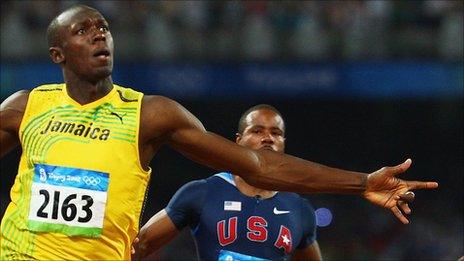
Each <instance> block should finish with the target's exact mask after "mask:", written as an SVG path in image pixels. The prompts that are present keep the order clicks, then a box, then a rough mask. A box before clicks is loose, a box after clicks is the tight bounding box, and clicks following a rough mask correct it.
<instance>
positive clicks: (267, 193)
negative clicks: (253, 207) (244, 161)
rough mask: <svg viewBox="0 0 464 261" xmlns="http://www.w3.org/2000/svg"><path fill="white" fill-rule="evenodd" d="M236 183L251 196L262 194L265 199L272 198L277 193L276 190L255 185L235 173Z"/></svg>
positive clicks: (241, 190) (238, 187) (243, 191)
mask: <svg viewBox="0 0 464 261" xmlns="http://www.w3.org/2000/svg"><path fill="white" fill-rule="evenodd" d="M234 181H235V185H236V186H237V189H238V190H239V191H240V192H242V193H243V194H245V195H246V196H249V197H254V196H260V197H261V198H263V199H266V198H270V197H272V196H274V195H275V193H276V192H275V191H270V190H264V189H260V188H257V187H253V186H252V185H250V184H248V183H246V182H245V180H243V179H242V178H241V177H239V176H236V175H234Z"/></svg>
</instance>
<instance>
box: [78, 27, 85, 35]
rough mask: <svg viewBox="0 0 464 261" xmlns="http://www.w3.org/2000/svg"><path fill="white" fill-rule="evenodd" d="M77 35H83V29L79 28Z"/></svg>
mask: <svg viewBox="0 0 464 261" xmlns="http://www.w3.org/2000/svg"><path fill="white" fill-rule="evenodd" d="M77 34H85V29H84V28H81V29H79V30H78V31H77Z"/></svg>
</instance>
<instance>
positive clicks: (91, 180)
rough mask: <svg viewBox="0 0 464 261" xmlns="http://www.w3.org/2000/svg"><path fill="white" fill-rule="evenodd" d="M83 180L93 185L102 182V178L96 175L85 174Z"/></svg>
mask: <svg viewBox="0 0 464 261" xmlns="http://www.w3.org/2000/svg"><path fill="white" fill-rule="evenodd" d="M82 180H83V181H84V183H85V184H87V185H92V186H96V185H98V184H100V181H101V180H100V178H98V177H97V178H95V177H89V176H84V177H83V178H82Z"/></svg>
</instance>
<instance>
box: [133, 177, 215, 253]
mask: <svg viewBox="0 0 464 261" xmlns="http://www.w3.org/2000/svg"><path fill="white" fill-rule="evenodd" d="M207 191H208V187H207V186H206V181H205V180H196V181H192V182H189V183H187V184H185V185H184V186H182V188H180V189H179V190H178V191H177V192H176V194H174V196H173V197H172V198H171V200H170V201H169V204H168V205H167V206H166V208H165V209H163V210H161V211H160V212H158V213H157V214H156V215H155V216H153V217H152V218H151V219H150V220H149V221H148V222H147V223H146V224H145V225H144V226H143V227H142V229H141V230H140V233H139V236H138V238H139V243H138V244H136V249H135V253H136V254H138V255H139V256H138V258H142V257H146V256H148V255H150V254H151V253H153V252H155V251H156V250H158V249H160V248H161V247H163V246H164V245H166V244H167V243H169V242H170V241H171V240H172V239H173V238H174V237H175V236H177V234H178V233H179V231H180V230H182V228H184V227H186V226H191V227H195V226H197V225H198V222H199V220H198V219H199V217H200V215H201V211H202V207H203V204H204V201H205V198H206V194H207ZM137 247H138V249H137Z"/></svg>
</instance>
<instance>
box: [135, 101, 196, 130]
mask: <svg viewBox="0 0 464 261" xmlns="http://www.w3.org/2000/svg"><path fill="white" fill-rule="evenodd" d="M140 124H141V130H142V132H143V133H144V134H147V135H148V136H150V137H149V138H154V137H158V136H163V135H165V134H169V133H172V132H173V131H176V130H178V129H180V128H189V127H199V128H203V125H202V124H201V123H200V121H199V120H198V119H197V118H196V117H195V116H194V115H193V114H191V113H190V112H189V111H188V110H187V109H186V108H184V107H183V106H182V105H181V104H179V103H178V102H176V101H174V100H172V99H170V98H167V97H164V96H159V95H145V96H144V97H143V100H142V111H141V123H140ZM153 136H154V137H153Z"/></svg>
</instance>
